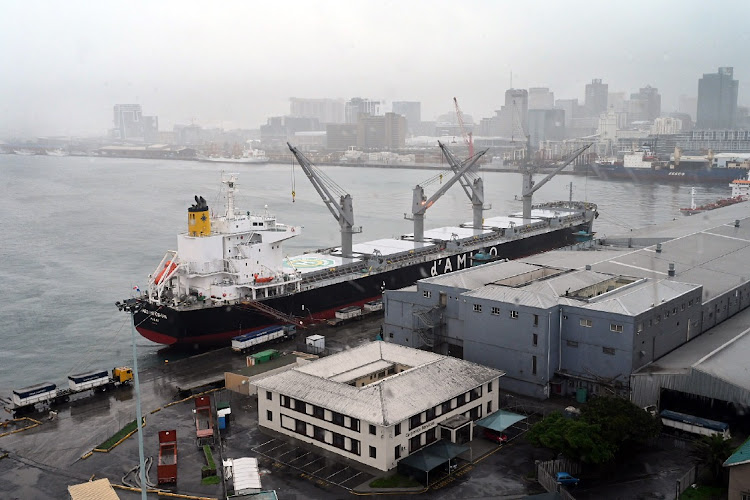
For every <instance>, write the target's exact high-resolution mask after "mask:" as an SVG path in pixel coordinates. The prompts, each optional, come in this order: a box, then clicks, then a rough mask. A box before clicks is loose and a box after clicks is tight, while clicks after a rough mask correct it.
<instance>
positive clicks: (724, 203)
mask: <svg viewBox="0 0 750 500" xmlns="http://www.w3.org/2000/svg"><path fill="white" fill-rule="evenodd" d="M690 194H691V202H690V206H689V207H686V208H681V209H680V213H681V214H682V215H695V214H699V213H702V212H706V211H708V210H715V209H717V208H722V207H728V206H730V205H735V204H737V203H741V202H743V201H747V197H746V196H733V197H731V198H723V199H721V200H716V201H715V202H713V203H706V204H705V205H700V206H696V204H695V188H691V189H690Z"/></svg>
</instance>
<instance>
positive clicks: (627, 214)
mask: <svg viewBox="0 0 750 500" xmlns="http://www.w3.org/2000/svg"><path fill="white" fill-rule="evenodd" d="M227 167H229V168H231V169H232V170H231V171H233V172H238V173H239V174H240V176H239V187H240V192H239V194H238V199H237V203H236V204H237V207H239V208H241V209H247V210H252V211H256V212H260V211H263V210H265V209H267V210H268V212H269V213H273V214H275V215H276V216H277V217H278V220H279V221H281V222H285V223H290V224H301V225H303V226H304V230H303V233H302V234H301V235H300V236H298V237H296V238H294V239H293V240H292V241H291V242H289V244H287V245H286V247H285V251H286V253H287V254H288V255H298V254H300V253H302V252H304V251H306V250H313V249H317V248H325V247H331V246H335V245H338V244H339V241H340V239H339V232H338V224H337V223H336V221H335V220H334V219H333V218H332V217H331V214H330V213H329V212H328V209H327V208H326V207H325V205H324V204H323V202H322V201H321V200H320V198H319V197H318V195H317V193H316V192H315V190H314V189H313V187H312V185H311V184H310V183H309V181H308V180H307V178H306V177H305V175H304V173H303V172H302V171H301V169H300V168H299V167H295V168H294V170H292V166H291V163H288V164H285V165H278V164H269V165H262V166H243V165H240V166H231V165H230V166H227V165H221V164H211V163H199V162H183V161H166V160H129V159H112V158H96V157H70V156H69V157H49V156H16V155H0V186H1V187H2V189H1V190H0V221H2V223H1V224H0V231H1V232H2V243H1V244H0V287H2V288H1V290H2V300H1V301H0V331H1V332H2V340H3V348H2V349H0V397H2V398H8V397H9V396H10V393H11V390H12V389H13V388H20V387H25V386H28V385H32V384H36V383H40V382H47V381H48V382H53V383H57V384H58V385H60V384H65V383H66V378H67V375H69V374H72V373H80V372H82V371H87V370H93V369H111V368H112V367H114V366H116V365H122V364H125V365H132V346H131V338H132V337H131V335H132V326H131V323H130V318H129V317H128V315H127V314H125V313H122V312H119V311H118V310H117V308H116V307H115V306H114V303H115V301H117V300H122V299H123V298H126V297H128V296H130V295H131V294H132V293H133V289H134V287H145V286H146V276H147V275H148V274H150V273H152V272H153V271H154V269H155V267H156V266H157V265H158V263H159V261H160V260H161V258H162V257H163V255H164V253H165V252H166V251H167V250H169V249H174V248H175V247H176V235H177V233H178V232H182V231H184V230H185V229H186V225H187V208H188V207H189V206H190V205H191V204H192V203H193V196H194V195H201V196H203V197H204V198H205V199H206V200H207V201H208V204H209V207H210V208H211V209H213V210H222V209H223V201H221V200H220V198H218V194H219V186H220V174H221V171H222V169H226V168H227ZM323 170H324V171H325V172H326V174H327V175H329V176H330V177H331V178H332V179H334V180H335V181H336V183H337V184H339V185H340V186H342V187H343V188H344V189H345V190H346V191H348V192H349V193H350V194H351V195H352V197H353V199H354V210H355V224H356V225H361V226H362V227H363V234H360V235H355V240H354V241H355V243H356V242H363V241H368V240H374V239H378V238H383V237H389V236H398V235H400V234H404V233H409V232H411V230H412V229H411V222H410V221H408V220H405V219H404V213H406V212H409V211H410V207H411V200H412V188H413V187H414V186H415V185H416V184H422V185H424V184H423V183H424V181H426V180H427V179H430V178H433V177H435V176H436V175H438V174H439V172H437V171H434V170H429V171H426V170H414V169H377V168H356V167H323ZM443 174H444V176H443V181H445V180H446V179H447V178H448V177H449V173H448V172H443ZM483 177H484V184H485V199H486V200H487V201H488V203H491V205H492V208H491V210H489V211H488V212H487V214H488V215H507V214H509V213H511V212H514V211H520V210H521V202H520V201H517V200H515V195H519V197H520V189H521V177H520V175H518V174H514V173H495V172H488V173H484V174H483ZM541 178H542V176H541V175H540V176H537V179H541ZM439 182H440V181H439V180H437V181H435V182H434V183H432V184H430V185H429V186H426V188H425V190H426V192H427V195H428V196H430V195H431V193H433V192H434V191H435V190H436V189H437V188H438V186H439ZM570 182H572V183H573V198H574V199H575V200H581V201H590V202H593V203H596V204H598V205H599V212H600V214H601V216H600V217H599V219H597V220H596V222H595V223H594V228H595V230H596V231H597V234H598V235H599V236H601V235H612V234H621V233H625V232H628V231H630V230H631V229H635V228H638V227H643V226H647V225H651V224H658V223H660V222H664V221H667V220H671V219H673V218H675V217H680V214H679V208H680V207H686V206H689V205H690V187H686V186H679V185H650V184H633V183H630V182H604V181H600V180H598V179H596V178H588V177H579V176H567V175H563V176H558V177H556V178H554V179H552V180H551V181H550V182H549V183H548V184H547V185H546V186H544V187H543V188H542V189H541V190H540V191H539V192H538V193H537V194H536V195H535V197H534V201H535V202H542V201H554V200H566V199H568V195H569V183H570ZM292 191H294V192H295V194H296V196H295V197H294V199H293V197H292ZM699 193H700V194H701V196H703V197H705V198H706V199H707V200H709V199H716V198H723V197H727V196H729V194H730V190H729V188H728V187H727V186H713V187H701V188H699ZM266 207H267V208H266ZM470 220H471V205H470V203H469V200H468V199H467V197H466V195H465V194H464V192H463V190H462V189H461V188H460V187H459V186H454V187H453V188H451V190H450V191H449V192H448V193H447V194H446V195H445V196H443V198H442V199H440V201H438V202H437V203H436V204H435V205H434V206H433V207H431V208H430V210H429V212H428V213H427V218H426V223H425V226H426V228H431V227H439V226H448V225H456V224H458V223H461V222H468V221H470ZM137 346H138V353H139V364H140V366H141V367H145V366H154V365H156V364H160V363H164V362H166V361H168V360H169V359H170V358H171V359H174V357H175V356H184V354H182V353H177V352H174V351H172V350H170V349H164V348H163V346H160V345H156V344H153V343H151V342H149V341H148V340H146V339H143V338H142V337H140V336H137Z"/></svg>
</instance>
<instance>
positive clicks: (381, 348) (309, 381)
mask: <svg viewBox="0 0 750 500" xmlns="http://www.w3.org/2000/svg"><path fill="white" fill-rule="evenodd" d="M379 361H387V362H389V363H391V364H400V365H405V366H408V367H410V368H408V369H406V370H405V371H402V372H400V373H396V374H394V375H390V376H386V377H385V378H383V379H382V380H379V381H377V382H375V383H372V384H369V385H365V386H363V387H354V386H352V385H349V384H347V383H343V382H337V381H336V380H334V379H339V378H341V377H340V376H342V375H344V374H346V373H347V372H351V371H353V370H357V368H359V367H362V366H365V365H370V364H377V365H378V366H380V363H378V362H379ZM503 375H505V372H503V371H501V370H496V369H494V368H489V367H486V366H481V365H478V364H475V363H470V362H468V361H464V360H461V359H457V358H452V357H450V356H443V355H439V354H434V353H431V352H427V351H420V350H418V349H412V348H410V347H404V346H400V345H397V344H391V343H387V342H371V343H368V344H364V345H362V346H359V347H355V348H353V349H349V350H346V351H342V352H340V353H337V354H334V355H331V356H328V357H325V358H323V359H320V360H317V361H313V362H311V363H307V364H306V365H304V366H300V367H297V368H293V369H291V370H289V371H286V372H284V373H280V374H276V375H271V376H269V377H265V378H262V379H260V380H258V381H257V382H255V384H256V385H257V386H258V387H259V388H263V389H266V390H269V391H274V392H279V393H281V394H284V395H286V396H289V397H292V398H295V399H299V400H303V401H306V402H308V403H311V404H315V405H318V406H321V407H323V408H327V409H329V410H331V411H336V412H339V413H343V414H344V415H349V416H351V417H354V418H359V419H362V420H365V421H367V422H372V423H377V424H380V425H386V426H387V425H392V424H396V423H399V422H402V421H404V420H406V419H407V418H409V417H411V416H413V415H416V414H417V413H420V412H422V411H424V410H425V409H427V408H431V407H433V406H436V405H438V404H440V403H442V402H444V401H447V400H449V399H451V398H454V397H456V396H459V395H461V394H464V393H466V392H468V391H470V390H471V389H474V388H475V387H477V386H480V385H482V384H485V383H487V382H489V381H491V380H494V379H495V378H497V377H501V376H503ZM343 378H344V379H348V378H349V377H346V376H344V377H343ZM436 382H439V383H436Z"/></svg>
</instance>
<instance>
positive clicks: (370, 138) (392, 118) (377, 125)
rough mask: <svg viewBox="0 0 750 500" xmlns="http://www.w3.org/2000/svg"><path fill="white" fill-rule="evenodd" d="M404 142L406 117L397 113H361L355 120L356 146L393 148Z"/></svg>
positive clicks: (374, 148)
mask: <svg viewBox="0 0 750 500" xmlns="http://www.w3.org/2000/svg"><path fill="white" fill-rule="evenodd" d="M405 144H406V118H405V117H404V116H402V115H399V114H397V113H386V114H385V116H371V115H368V114H362V115H360V116H359V120H358V121H357V147H359V148H361V149H372V150H383V149H388V150H393V149H399V148H403V147H404V145H405Z"/></svg>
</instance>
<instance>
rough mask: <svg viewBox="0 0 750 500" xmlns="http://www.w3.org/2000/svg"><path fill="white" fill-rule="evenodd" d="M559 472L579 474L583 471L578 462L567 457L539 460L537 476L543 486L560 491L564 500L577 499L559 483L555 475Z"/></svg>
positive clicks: (546, 488)
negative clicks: (545, 460)
mask: <svg viewBox="0 0 750 500" xmlns="http://www.w3.org/2000/svg"><path fill="white" fill-rule="evenodd" d="M558 472H568V473H570V474H573V475H575V474H579V473H580V472H581V466H580V464H578V463H577V462H573V461H571V460H567V459H564V458H563V459H558V460H549V461H547V462H539V463H537V465H536V478H537V481H539V484H541V485H542V487H543V488H544V489H545V490H547V491H549V492H553V491H556V492H558V493H560V496H561V497H562V498H563V500H575V498H574V497H573V495H571V494H570V493H569V492H568V491H567V490H566V489H565V488H561V487H560V485H559V484H557V480H556V479H555V475H556V474H557V473H558Z"/></svg>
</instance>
